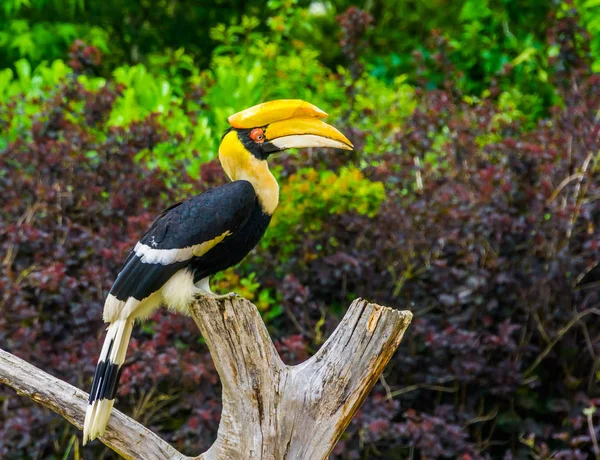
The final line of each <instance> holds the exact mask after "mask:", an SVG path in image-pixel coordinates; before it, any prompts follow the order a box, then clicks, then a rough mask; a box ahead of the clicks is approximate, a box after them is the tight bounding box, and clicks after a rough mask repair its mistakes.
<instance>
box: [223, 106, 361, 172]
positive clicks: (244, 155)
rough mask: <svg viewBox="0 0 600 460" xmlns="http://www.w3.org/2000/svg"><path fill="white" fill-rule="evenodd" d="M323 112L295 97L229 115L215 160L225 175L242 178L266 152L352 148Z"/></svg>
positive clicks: (262, 159)
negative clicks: (312, 148)
mask: <svg viewBox="0 0 600 460" xmlns="http://www.w3.org/2000/svg"><path fill="white" fill-rule="evenodd" d="M325 117H327V114H326V113H325V112H323V111H322V110H321V109H319V108H318V107H316V106H314V105H312V104H309V103H308V102H304V101H301V100H299V99H282V100H277V101H270V102H265V103H263V104H259V105H255V106H254V107H250V108H249V109H246V110H242V111H241V112H238V113H236V114H234V115H231V116H230V117H229V118H228V119H227V121H228V122H229V124H230V125H231V128H230V129H229V130H228V131H227V132H226V133H225V135H224V136H223V140H222V142H221V146H220V147H219V159H220V161H221V164H222V165H223V168H224V169H225V172H226V173H227V175H228V176H229V177H230V178H231V179H233V180H237V179H244V178H245V177H243V176H245V172H244V171H245V170H246V169H247V168H249V167H253V166H256V165H257V164H258V163H263V162H264V167H266V159H267V158H268V157H269V155H271V154H273V153H276V152H281V151H283V150H286V149H289V148H304V147H333V148H337V149H345V150H352V147H353V146H352V143H351V142H350V141H349V140H348V139H347V138H346V136H344V135H343V134H342V133H341V132H339V131H338V130H337V129H335V128H334V127H333V126H331V125H328V124H327V123H325V122H324V121H322V118H325Z"/></svg>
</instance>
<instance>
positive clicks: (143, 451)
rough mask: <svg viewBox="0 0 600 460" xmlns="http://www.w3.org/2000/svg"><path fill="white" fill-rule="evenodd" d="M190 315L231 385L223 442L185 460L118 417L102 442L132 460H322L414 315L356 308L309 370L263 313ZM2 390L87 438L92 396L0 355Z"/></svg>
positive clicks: (233, 305) (225, 302)
mask: <svg viewBox="0 0 600 460" xmlns="http://www.w3.org/2000/svg"><path fill="white" fill-rule="evenodd" d="M191 315H192V317H193V318H194V320H195V321H196V324H197V325H198V327H199V328H200V331H201V332H202V335H203V336H204V338H205V340H206V342H207V344H208V348H209V350H210V352H211V355H212V357H213V360H214V362H215V366H216V368H217V371H218V373H219V376H220V378H221V383H222V385H223V413H222V416H221V423H220V425H219V431H218V435H217V440H216V441H215V443H214V444H213V446H212V447H211V448H210V449H209V450H208V451H207V452H205V453H204V454H201V455H200V456H199V457H186V456H184V455H183V454H181V453H179V452H177V451H176V450H175V449H173V448H172V447H171V446H170V445H169V444H167V443H166V442H165V441H163V440H162V439H160V438H159V437H158V436H156V435H155V434H153V433H152V432H151V431H149V430H148V429H147V428H145V427H143V426H142V425H140V424H139V423H137V422H135V421H134V420H132V419H131V418H129V417H127V416H125V415H123V414H122V413H120V412H118V411H113V415H112V416H111V419H110V422H109V424H108V429H107V431H106V433H105V435H104V436H103V437H102V438H101V441H102V442H103V443H104V444H106V445H107V446H108V447H110V448H111V449H113V450H114V451H115V452H118V453H119V454H120V455H122V456H123V457H125V458H132V459H144V460H154V459H157V460H158V459H190V458H196V459H202V460H209V459H211V460H212V459H254V458H261V459H310V460H313V459H324V458H327V456H328V455H329V453H330V452H331V450H332V449H333V447H334V446H335V444H336V442H337V440H338V439H339V438H340V436H341V435H342V433H343V432H344V430H345V428H346V427H347V426H348V424H349V423H350V421H351V420H352V417H353V416H354V414H355V413H356V411H357V410H358V408H359V407H360V405H361V404H362V402H363V401H364V399H365V397H366V395H367V394H368V392H369V390H370V389H371V388H372V386H373V385H374V384H375V382H376V381H377V379H378V378H379V376H380V374H381V372H382V371H383V368H384V367H385V365H386V364H387V363H388V361H389V360H390V358H391V356H392V354H393V353H394V351H395V350H396V348H397V347H398V345H399V344H400V340H401V339H402V336H403V334H404V331H405V330H406V328H407V327H408V325H409V323H410V321H411V319H412V314H411V313H410V312H407V311H397V310H392V309H391V308H387V307H382V306H379V305H375V304H370V303H368V302H366V301H365V300H361V299H358V300H355V301H354V302H353V303H352V305H351V306H350V308H349V310H348V312H347V313H346V315H345V316H344V319H343V320H342V322H341V323H340V325H339V326H338V327H337V329H336V330H335V331H334V332H333V334H332V335H331V337H330V338H329V339H328V340H327V341H326V342H325V344H324V345H323V346H322V347H321V349H320V350H319V351H318V352H317V353H316V354H315V355H314V356H313V357H312V358H310V359H309V360H307V361H305V362H304V363H301V364H299V365H297V366H286V365H285V364H284V363H283V362H282V361H281V359H280V358H279V355H278V354H277V351H276V350H275V347H274V346H273V342H272V341H271V338H270V337H269V334H268V332H267V329H266V327H265V325H264V323H263V321H262V319H261V317H260V314H259V313H258V310H257V309H256V307H255V306H254V305H252V304H251V303H250V302H248V301H247V300H244V299H241V298H239V297H232V298H223V299H218V300H217V299H212V298H204V297H202V298H198V299H197V301H196V302H195V303H194V305H193V306H192V307H191ZM0 382H1V383H4V384H6V385H9V386H11V387H13V388H14V389H15V390H17V392H18V393H19V394H22V395H25V396H28V397H30V398H31V399H33V400H34V401H36V402H38V403H40V404H43V405H44V406H46V407H48V408H50V409H52V410H53V411H55V412H57V413H59V414H60V415H62V416H63V417H65V418H66V419H67V420H68V421H69V422H71V423H72V424H73V425H75V426H77V427H78V428H80V429H81V426H82V423H83V418H84V415H85V409H86V404H87V395H86V394H85V393H84V392H83V391H81V390H79V389H77V388H75V387H73V386H71V385H69V384H68V383H65V382H63V381H61V380H58V379H56V378H54V377H52V376H50V375H49V374H46V373H45V372H43V371H41V370H39V369H37V368H35V367H34V366H32V365H30V364H28V363H26V362H25V361H23V360H21V359H19V358H17V357H15V356H13V355H11V354H10V353H7V352H4V351H2V350H0Z"/></svg>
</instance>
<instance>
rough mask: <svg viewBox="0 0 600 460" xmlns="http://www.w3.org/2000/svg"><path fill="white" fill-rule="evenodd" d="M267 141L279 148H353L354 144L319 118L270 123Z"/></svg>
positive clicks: (292, 119)
mask: <svg viewBox="0 0 600 460" xmlns="http://www.w3.org/2000/svg"><path fill="white" fill-rule="evenodd" d="M265 137H266V139H267V141H269V142H270V143H271V144H273V145H274V146H275V147H277V148H278V149H279V150H285V149H290V148H305V147H333V148H336V149H344V150H352V149H353V148H354V146H353V145H352V142H350V141H349V140H348V138H347V137H346V136H344V135H343V134H342V133H341V132H339V131H338V130H337V129H336V128H334V127H333V126H331V125H328V124H327V123H325V122H324V121H321V120H320V119H319V118H316V117H311V118H289V119H287V120H281V121H275V122H273V123H271V124H269V125H268V126H267V127H266V130H265Z"/></svg>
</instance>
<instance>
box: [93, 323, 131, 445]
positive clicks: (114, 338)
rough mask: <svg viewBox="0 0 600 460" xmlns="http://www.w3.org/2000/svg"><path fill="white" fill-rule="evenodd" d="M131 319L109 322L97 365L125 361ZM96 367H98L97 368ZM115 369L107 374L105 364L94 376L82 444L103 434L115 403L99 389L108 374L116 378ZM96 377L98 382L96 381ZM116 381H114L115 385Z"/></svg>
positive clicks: (117, 363) (118, 364)
mask: <svg viewBox="0 0 600 460" xmlns="http://www.w3.org/2000/svg"><path fill="white" fill-rule="evenodd" d="M132 328H133V321H132V320H129V319H120V320H117V321H115V322H114V323H111V324H110V325H109V326H108V329H107V331H106V338H105V339H104V345H103V346H102V351H101V352H100V358H99V359H98V366H100V365H101V363H105V364H106V363H110V364H112V365H113V366H114V365H115V364H116V365H117V366H118V367H119V368H120V367H121V365H122V364H123V362H124V361H125V355H126V354H127V345H128V344H129V338H130V337H131V330H132ZM97 369H98V368H97ZM115 371H116V369H114V368H113V369H112V375H110V374H108V366H105V372H103V373H101V374H98V373H97V374H96V375H95V376H94V383H93V384H92V391H93V392H94V393H95V394H93V395H90V401H92V402H91V403H90V404H89V405H88V408H87V410H86V413H85V421H84V423H83V444H85V443H86V442H88V441H91V440H93V439H96V438H97V437H98V436H102V434H104V430H105V429H106V425H107V424H108V419H109V417H110V413H111V411H112V408H113V405H114V403H115V401H114V399H107V398H106V396H107V395H105V394H101V391H100V389H101V388H102V383H103V381H104V380H106V378H107V377H108V376H109V375H110V376H111V378H112V379H116V378H117V374H116V373H115ZM96 379H98V382H96ZM116 383H118V382H114V385H116Z"/></svg>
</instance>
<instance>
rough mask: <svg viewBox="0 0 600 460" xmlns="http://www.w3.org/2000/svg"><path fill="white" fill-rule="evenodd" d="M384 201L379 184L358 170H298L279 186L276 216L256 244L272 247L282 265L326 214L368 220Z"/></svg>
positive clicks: (316, 231) (381, 185)
mask: <svg viewBox="0 0 600 460" xmlns="http://www.w3.org/2000/svg"><path fill="white" fill-rule="evenodd" d="M384 199H385V188H384V186H383V184H382V183H381V182H372V181H371V180H369V179H366V178H365V177H364V175H363V173H362V172H361V171H360V170H359V169H356V168H343V169H342V170H341V171H340V172H339V173H334V172H332V171H317V170H315V169H313V168H305V169H302V170H300V171H298V172H297V173H296V174H294V175H292V176H291V177H289V178H288V179H287V181H286V182H285V183H284V185H283V186H282V188H281V199H280V204H279V207H278V209H277V213H276V214H275V215H274V217H273V221H272V222H271V225H270V226H269V229H268V230H267V233H266V235H265V237H264V238H263V239H262V241H261V243H260V244H261V246H262V247H263V248H268V247H271V246H276V247H277V248H278V254H279V255H278V257H280V260H281V261H282V262H285V260H286V258H288V257H289V256H290V254H292V253H293V252H294V251H295V250H296V246H297V245H298V244H299V243H300V242H301V241H302V240H305V239H310V235H311V234H313V233H318V232H319V231H321V229H322V227H321V226H322V225H323V222H324V221H326V220H327V218H328V216H329V215H330V214H344V213H349V212H351V213H357V214H359V215H366V216H371V217H372V216H374V215H375V214H376V213H377V211H378V210H379V206H380V205H381V203H382V202H383V200H384ZM331 243H332V244H335V241H331ZM308 257H309V258H310V257H311V256H310V255H308Z"/></svg>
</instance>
